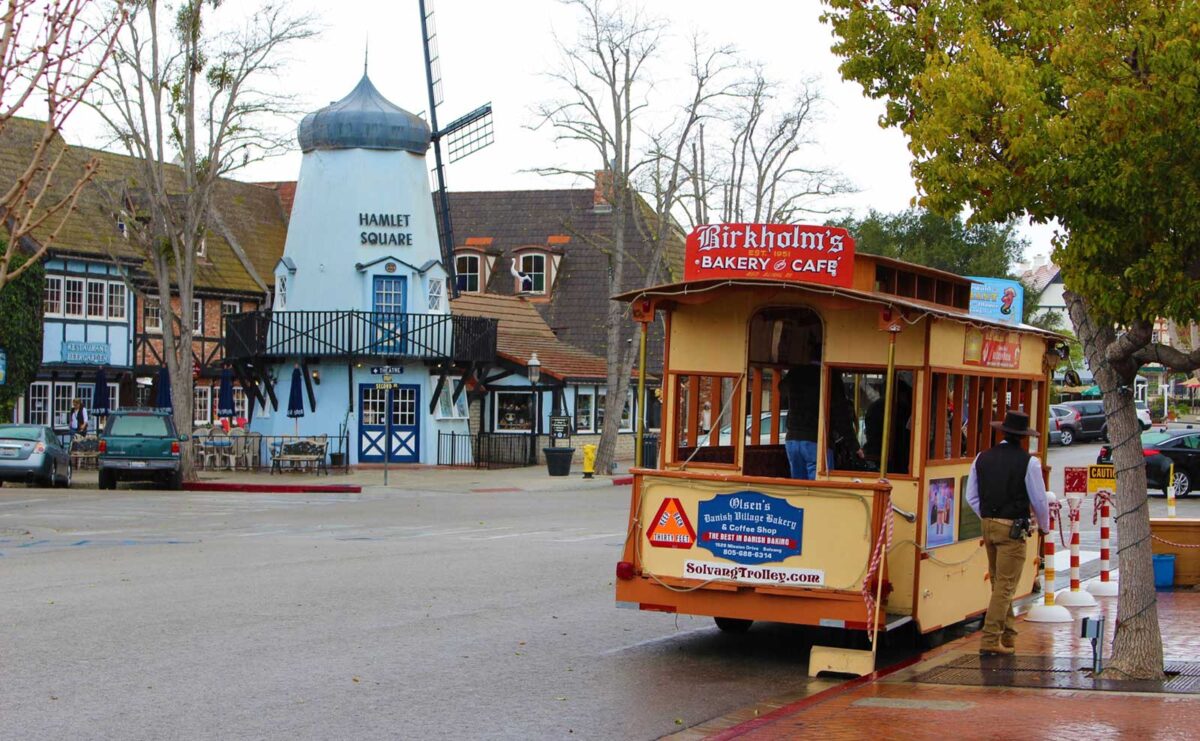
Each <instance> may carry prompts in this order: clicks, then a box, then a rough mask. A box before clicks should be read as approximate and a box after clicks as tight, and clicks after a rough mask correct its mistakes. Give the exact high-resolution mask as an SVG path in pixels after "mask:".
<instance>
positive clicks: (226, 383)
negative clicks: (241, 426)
mask: <svg viewBox="0 0 1200 741" xmlns="http://www.w3.org/2000/svg"><path fill="white" fill-rule="evenodd" d="M217 416H218V417H230V418H233V417H235V416H237V410H235V409H234V408H233V371H231V370H230V369H229V368H223V369H222V370H221V387H220V388H219V389H217Z"/></svg>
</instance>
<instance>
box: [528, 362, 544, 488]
mask: <svg viewBox="0 0 1200 741" xmlns="http://www.w3.org/2000/svg"><path fill="white" fill-rule="evenodd" d="M526 376H528V378H529V394H530V398H529V465H531V466H532V465H535V464H536V463H537V423H538V413H537V384H538V381H539V380H541V378H542V363H541V361H539V360H538V356H537V353H533V354H532V355H530V356H529V363H528V364H526Z"/></svg>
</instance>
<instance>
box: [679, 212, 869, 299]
mask: <svg viewBox="0 0 1200 741" xmlns="http://www.w3.org/2000/svg"><path fill="white" fill-rule="evenodd" d="M684 258H685V259H684V266H683V278H684V280H689V281H691V280H709V279H713V278H767V279H770V280H786V281H795V282H799V283H818V284H821V285H826V286H838V287H841V288H849V287H850V286H851V283H852V281H853V279H854V238H853V237H851V236H850V233H849V232H847V231H846V230H845V229H839V228H838V227H833V226H813V225H808V224H706V225H704V226H699V227H696V228H695V229H694V230H693V231H692V233H691V234H689V235H688V238H687V244H686V248H685V252H684Z"/></svg>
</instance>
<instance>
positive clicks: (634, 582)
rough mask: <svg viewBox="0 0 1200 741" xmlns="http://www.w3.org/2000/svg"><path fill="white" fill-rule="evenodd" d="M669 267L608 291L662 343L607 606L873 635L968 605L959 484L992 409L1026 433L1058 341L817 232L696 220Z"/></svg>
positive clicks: (841, 667) (987, 431) (864, 666)
mask: <svg viewBox="0 0 1200 741" xmlns="http://www.w3.org/2000/svg"><path fill="white" fill-rule="evenodd" d="M684 278H685V280H684V281H683V282H681V283H676V284H672V285H662V286H657V287H653V288H646V289H640V290H636V291H632V292H629V293H626V294H623V295H621V296H618V297H617V298H618V299H619V300H624V301H628V302H630V303H631V304H632V313H633V316H634V319H635V320H637V321H639V322H642V325H643V328H645V326H646V325H647V324H648V323H650V322H652V321H656V320H658V319H659V317H660V315H661V320H662V321H663V322H664V326H665V335H666V343H665V352H664V367H663V373H662V400H663V410H662V428H661V434H660V445H659V455H658V460H657V462H651V461H647V462H644V464H643V466H642V467H640V468H635V469H634V471H633V476H634V483H633V492H632V501H631V506H630V515H629V529H628V536H627V540H626V543H625V548H624V553H623V556H622V560H621V562H620V563H619V564H618V566H617V576H618V579H617V583H616V598H617V601H618V604H619V605H621V606H628V607H636V608H640V609H643V610H658V611H666V612H677V613H686V614H693V615H708V616H712V617H714V618H716V620H717V624H718V626H720V627H721V628H722V629H725V630H744V629H746V628H747V627H749V625H750V622H751V621H754V620H767V621H777V622H784V623H794V624H801V625H811V626H832V627H839V628H846V629H852V630H862V631H867V632H868V633H869V634H871V636H872V639H874V637H875V634H876V633H877V632H878V631H881V630H889V629H892V628H895V627H898V626H900V625H902V624H904V623H907V622H910V621H913V622H915V623H916V626H917V628H918V630H919V631H920V632H922V633H928V632H931V631H934V630H937V629H939V628H942V627H944V626H949V625H951V624H955V623H959V622H961V621H964V620H966V619H968V618H971V617H973V616H976V615H980V614H982V613H983V612H984V611H985V610H986V608H987V604H988V599H989V594H990V587H989V582H988V573H987V556H986V553H985V550H984V548H983V541H982V538H981V537H980V525H979V520H978V519H977V518H976V517H975V516H974V514H973V513H972V511H971V509H970V507H969V506H968V505H967V504H966V501H965V498H964V495H965V488H966V486H965V484H966V476H967V473H968V471H969V470H970V465H971V461H972V460H973V459H974V457H975V455H976V454H977V453H979V452H980V451H981V450H984V449H986V448H988V447H989V446H991V445H993V444H995V443H997V442H999V439H1000V438H999V435H998V433H996V432H995V431H994V430H993V428H992V427H991V426H990V424H989V423H990V422H992V421H993V420H1002V419H1003V417H1004V414H1005V411H1006V410H1008V409H1011V408H1023V409H1024V410H1025V411H1026V412H1027V413H1029V414H1030V417H1031V418H1032V419H1034V420H1042V421H1043V426H1044V420H1046V418H1047V411H1048V394H1047V390H1048V382H1049V381H1048V374H1049V372H1050V371H1051V370H1052V369H1053V367H1054V365H1055V363H1056V362H1057V360H1058V358H1059V355H1058V353H1057V352H1056V350H1057V346H1058V345H1059V343H1060V342H1061V340H1062V337H1061V336H1059V335H1056V334H1053V333H1050V332H1045V331H1042V330H1040V329H1037V328H1034V327H1030V326H1027V325H1019V324H1015V323H1007V322H1003V321H997V320H989V319H986V318H982V317H980V316H977V315H973V314H972V313H970V311H969V308H970V306H969V303H970V299H971V286H972V281H971V280H970V279H968V278H964V277H961V276H957V275H953V274H950V273H946V272H942V271H939V270H933V269H930V268H925V267H921V266H917V265H913V264H909V263H905V262H902V261H899V260H894V259H890V258H884V257H878V256H872V255H866V254H861V255H855V250H854V241H853V239H852V237H851V236H850V235H849V234H848V233H846V232H845V231H844V230H840V229H835V228H830V227H817V226H797V225H765V224H719V225H709V226H705V227H701V228H699V229H697V230H696V231H694V232H693V233H692V234H691V235H689V237H688V240H687V247H686V253H685V268H684ZM643 336H644V332H643ZM643 363H644V353H643ZM643 370H644V368H643ZM792 373H795V374H797V378H799V379H800V381H797V380H796V379H793V378H791V377H789V374H792ZM641 377H642V378H644V377H645V373H644V372H643V373H642V374H641ZM799 383H807V384H808V386H807V389H808V395H809V396H812V397H816V399H817V400H819V407H816V406H814V407H813V412H812V415H813V416H815V419H809V420H807V424H808V425H809V427H812V428H815V431H816V441H815V448H814V449H815V450H816V451H820V453H819V454H818V455H816V456H815V458H816V471H815V477H814V478H812V479H810V480H805V479H796V478H792V477H791V475H790V467H789V461H788V455H787V452H786V450H785V438H786V436H787V428H788V421H787V416H788V412H789V406H791V408H792V411H793V413H794V414H796V415H797V420H793V426H799V425H797V424H796V422H798V421H799V414H800V412H796V411H795V407H794V406H792V405H791V404H789V400H790V396H789V393H788V389H789V388H790V389H792V393H793V394H795V389H796V388H798V384H799ZM818 394H819V395H818ZM847 438H850V439H847ZM1046 444H1047V440H1046V434H1045V431H1042V436H1041V438H1034V439H1032V440H1031V442H1030V445H1031V446H1032V450H1031V451H1030V452H1032V453H1033V454H1035V455H1038V456H1041V457H1042V459H1043V470H1044V471H1048V468H1047V467H1046V466H1045V456H1044V451H1045V450H1046ZM1038 546H1039V543H1038V541H1037V539H1030V540H1029V542H1028V548H1029V555H1030V558H1028V560H1027V561H1026V563H1027V566H1026V569H1025V573H1024V574H1023V575H1022V578H1021V581H1020V586H1019V589H1018V594H1027V593H1029V592H1030V591H1031V589H1032V586H1033V583H1034V579H1035V576H1036V568H1037V562H1038V561H1037V558H1036V557H1035V556H1036V553H1037V548H1038ZM872 666H873V652H866V653H865V658H864V656H862V655H858V654H854V653H853V652H839V651H835V650H832V649H830V650H824V649H822V648H821V647H816V648H814V652H813V655H812V659H811V663H810V673H813V674H815V673H817V671H820V670H822V669H828V670H834V671H846V672H851V673H865V672H867V671H870V669H871V667H872Z"/></svg>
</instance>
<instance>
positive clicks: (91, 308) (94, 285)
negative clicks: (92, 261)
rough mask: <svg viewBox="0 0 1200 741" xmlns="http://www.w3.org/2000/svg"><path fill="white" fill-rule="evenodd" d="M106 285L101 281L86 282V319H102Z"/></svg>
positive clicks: (103, 316)
mask: <svg viewBox="0 0 1200 741" xmlns="http://www.w3.org/2000/svg"><path fill="white" fill-rule="evenodd" d="M107 288H108V284H107V283H105V282H104V281H102V280H89V281H88V282H87V316H88V319H104V318H105V316H106V315H105V313H104V299H105V295H104V294H105V293H106V289H107Z"/></svg>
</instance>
